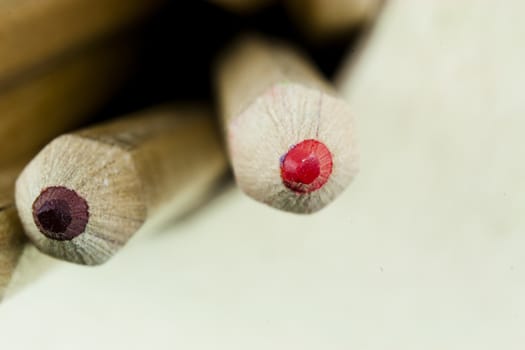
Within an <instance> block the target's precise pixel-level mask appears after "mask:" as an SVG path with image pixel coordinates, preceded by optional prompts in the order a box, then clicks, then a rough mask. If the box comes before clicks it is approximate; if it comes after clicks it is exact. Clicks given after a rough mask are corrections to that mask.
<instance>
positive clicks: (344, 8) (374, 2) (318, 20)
mask: <svg viewBox="0 0 525 350" xmlns="http://www.w3.org/2000/svg"><path fill="white" fill-rule="evenodd" d="M382 3H383V0H287V1H286V4H287V5H288V8H289V10H290V12H291V14H292V15H293V16H294V17H295V19H296V20H297V22H298V24H299V26H300V27H301V28H302V29H303V30H304V31H305V33H306V34H308V35H309V36H310V37H311V38H312V39H314V40H326V39H331V38H338V37H343V36H344V35H345V34H346V33H347V32H349V31H351V30H352V29H354V28H355V27H356V26H359V25H363V24H366V23H369V22H371V21H372V20H373V19H374V18H375V16H376V15H377V14H378V12H379V10H380V8H381V5H382Z"/></svg>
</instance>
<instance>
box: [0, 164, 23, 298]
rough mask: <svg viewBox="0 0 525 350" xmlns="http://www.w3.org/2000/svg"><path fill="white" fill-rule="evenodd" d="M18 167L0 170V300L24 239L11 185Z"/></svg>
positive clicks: (21, 249) (20, 252) (20, 251)
mask: <svg viewBox="0 0 525 350" xmlns="http://www.w3.org/2000/svg"><path fill="white" fill-rule="evenodd" d="M20 169H21V167H19V166H13V167H8V168H3V169H2V170H1V171H0V301H1V300H2V297H3V296H4V292H5V290H6V288H7V286H8V285H9V282H10V280H11V277H12V275H13V272H14V270H15V268H16V265H17V262H18V259H19V258H20V255H21V254H22V251H23V248H24V244H25V241H26V240H25V237H24V235H23V232H22V226H21V223H20V219H19V218H18V215H17V213H16V209H15V204H14V200H13V187H14V186H13V185H14V181H15V179H16V175H17V174H18V172H19V170H20Z"/></svg>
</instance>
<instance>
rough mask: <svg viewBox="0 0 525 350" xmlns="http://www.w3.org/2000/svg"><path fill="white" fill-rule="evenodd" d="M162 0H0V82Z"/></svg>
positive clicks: (128, 21) (118, 27)
mask: <svg viewBox="0 0 525 350" xmlns="http://www.w3.org/2000/svg"><path fill="white" fill-rule="evenodd" d="M163 2H164V1H163V0H127V1H122V0H75V1H71V0H23V1H22V0H21V1H7V2H4V3H0V34H1V37H2V40H0V57H1V58H2V59H1V61H0V82H2V81H5V80H8V79H13V78H14V77H16V76H17V75H18V74H20V73H23V72H25V71H27V70H28V69H31V68H32V67H34V66H40V65H42V64H43V63H45V62H47V61H48V60H50V59H52V58H54V57H58V56H60V55H62V54H64V53H65V52H68V51H70V50H72V49H75V48H79V47H81V46H85V45H86V44H88V43H90V42H93V41H97V40H99V39H102V38H104V37H106V36H108V35H110V34H112V33H115V32H120V31H122V30H124V28H126V27H129V26H130V25H132V24H134V23H136V22H138V21H140V20H142V19H144V18H146V17H148V15H150V14H152V13H153V12H154V11H155V10H156V9H157V8H158V7H159V6H160V5H161V4H162V3H163Z"/></svg>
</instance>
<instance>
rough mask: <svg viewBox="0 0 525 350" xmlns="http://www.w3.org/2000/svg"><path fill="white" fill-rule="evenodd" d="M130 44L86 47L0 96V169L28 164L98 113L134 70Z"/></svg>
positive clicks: (120, 41)
mask: <svg viewBox="0 0 525 350" xmlns="http://www.w3.org/2000/svg"><path fill="white" fill-rule="evenodd" d="M134 52H135V46H134V44H133V43H130V42H129V41H128V40H122V39H119V41H118V42H113V41H112V42H108V43H104V44H102V45H97V46H95V47H90V48H86V50H82V51H79V52H78V53H76V54H75V55H73V56H71V57H67V58H66V59H64V60H60V61H59V62H57V65H56V66H54V67H50V68H49V69H47V70H46V71H43V72H41V73H39V74H38V75H36V76H34V77H32V78H30V79H28V80H24V81H23V82H20V84H17V85H14V86H11V87H10V88H9V89H5V90H2V91H0V124H1V128H0V139H2V140H3V142H4V143H5V144H6V145H9V147H4V148H2V150H0V167H4V166H6V165H9V164H11V163H13V162H17V161H20V160H23V159H25V160H26V161H28V160H29V159H30V157H31V156H32V155H34V154H35V153H36V151H37V150H38V148H40V147H42V146H44V144H45V143H46V142H48V141H49V140H50V139H52V138H53V137H55V136H57V135H59V134H60V133H62V132H65V131H67V130H68V129H70V128H72V127H74V126H77V125H79V124H80V123H82V122H83V121H84V120H86V119H87V118H88V117H89V116H91V114H92V113H93V112H95V111H97V110H98V109H99V108H100V107H101V106H102V105H103V104H104V103H106V102H107V101H108V99H109V98H110V97H111V96H112V95H113V94H114V93H115V92H116V91H117V89H118V88H119V87H120V86H121V85H122V83H123V82H124V81H125V80H126V77H127V76H129V74H130V73H131V72H132V70H133V67H134V55H135V53H134Z"/></svg>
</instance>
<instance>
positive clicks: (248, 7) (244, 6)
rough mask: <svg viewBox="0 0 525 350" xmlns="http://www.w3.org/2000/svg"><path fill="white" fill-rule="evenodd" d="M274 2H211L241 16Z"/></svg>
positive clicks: (269, 0) (245, 0)
mask: <svg viewBox="0 0 525 350" xmlns="http://www.w3.org/2000/svg"><path fill="white" fill-rule="evenodd" d="M274 1H275V0H210V2H212V3H215V4H217V5H219V6H222V7H224V8H225V9H227V10H230V11H232V12H237V13H240V14H246V13H251V12H255V11H257V10H259V9H261V8H262V7H264V6H268V5H269V4H271V3H272V2H274Z"/></svg>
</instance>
